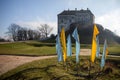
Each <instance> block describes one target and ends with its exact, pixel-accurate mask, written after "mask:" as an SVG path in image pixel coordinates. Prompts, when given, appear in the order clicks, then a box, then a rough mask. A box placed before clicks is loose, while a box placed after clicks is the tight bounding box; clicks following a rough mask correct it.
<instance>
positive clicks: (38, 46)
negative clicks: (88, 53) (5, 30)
mask: <svg viewBox="0 0 120 80" xmlns="http://www.w3.org/2000/svg"><path fill="white" fill-rule="evenodd" d="M80 46H81V48H84V49H88V48H89V49H91V45H90V44H80ZM102 49H103V45H101V53H102ZM108 50H109V54H113V55H120V45H108ZM72 52H73V53H75V44H72ZM0 54H9V55H32V56H44V55H55V54H56V48H55V43H44V42H38V41H25V42H14V43H6V44H0Z"/></svg>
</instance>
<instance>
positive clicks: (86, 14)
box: [58, 8, 95, 33]
mask: <svg viewBox="0 0 120 80" xmlns="http://www.w3.org/2000/svg"><path fill="white" fill-rule="evenodd" d="M94 19H95V17H94V14H93V13H92V12H91V11H90V10H89V9H88V8H87V10H83V9H81V10H77V8H75V10H69V9H68V10H64V11H63V12H61V13H60V14H58V33H59V32H60V31H61V28H62V27H64V28H65V30H66V31H67V30H69V28H70V25H71V24H72V23H79V24H81V25H82V26H88V25H92V24H93V23H94Z"/></svg>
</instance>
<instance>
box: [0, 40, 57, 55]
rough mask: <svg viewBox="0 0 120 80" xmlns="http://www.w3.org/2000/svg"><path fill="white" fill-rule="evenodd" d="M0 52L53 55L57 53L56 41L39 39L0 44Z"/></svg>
mask: <svg viewBox="0 0 120 80" xmlns="http://www.w3.org/2000/svg"><path fill="white" fill-rule="evenodd" d="M0 54H13V55H53V54H56V50H55V44H54V43H41V42H37V41H26V42H15V43H7V44H0Z"/></svg>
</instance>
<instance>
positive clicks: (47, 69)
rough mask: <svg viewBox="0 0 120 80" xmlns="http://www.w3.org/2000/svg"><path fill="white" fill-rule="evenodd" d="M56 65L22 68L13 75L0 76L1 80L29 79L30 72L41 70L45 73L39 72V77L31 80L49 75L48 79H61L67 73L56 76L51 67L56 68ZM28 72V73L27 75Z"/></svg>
mask: <svg viewBox="0 0 120 80" xmlns="http://www.w3.org/2000/svg"><path fill="white" fill-rule="evenodd" d="M55 67H56V65H49V66H47V67H43V68H39V67H35V68H27V69H25V70H22V71H19V72H17V73H15V74H13V75H10V76H8V77H6V78H2V77H1V78H0V80H24V79H29V78H30V76H28V75H29V74H32V73H35V71H37V72H38V71H40V72H43V73H45V75H40V74H38V77H33V78H31V79H29V80H40V79H46V77H48V79H50V80H59V79H61V78H63V77H66V78H67V76H65V75H63V76H59V77H56V76H55V75H54V73H52V72H50V68H55ZM26 74H28V75H26Z"/></svg>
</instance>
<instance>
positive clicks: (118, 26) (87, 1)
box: [0, 0, 120, 37]
mask: <svg viewBox="0 0 120 80" xmlns="http://www.w3.org/2000/svg"><path fill="white" fill-rule="evenodd" d="M75 8H77V9H78V10H80V9H87V8H89V9H90V10H91V11H92V13H93V14H94V15H95V23H99V24H101V25H103V26H104V27H105V28H107V29H110V30H112V31H113V32H115V33H116V34H118V35H119V36H120V0H0V36H2V37H4V36H5V32H7V28H8V27H9V25H10V24H11V23H16V24H19V25H21V26H25V27H29V28H33V29H36V28H37V27H38V26H40V24H44V23H46V24H49V25H50V26H51V27H54V30H53V33H55V34H56V33H57V14H59V13H60V12H62V11H63V10H68V9H69V10H74V9H75Z"/></svg>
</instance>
